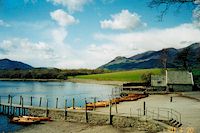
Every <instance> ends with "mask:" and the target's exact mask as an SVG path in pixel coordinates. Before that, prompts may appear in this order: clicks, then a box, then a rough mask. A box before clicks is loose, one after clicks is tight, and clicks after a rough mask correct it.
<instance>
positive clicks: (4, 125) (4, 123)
mask: <svg viewBox="0 0 200 133" xmlns="http://www.w3.org/2000/svg"><path fill="white" fill-rule="evenodd" d="M21 128H23V126H21V125H17V124H12V123H10V122H9V119H8V118H7V117H6V116H3V115H0V133H3V132H5V133H7V132H14V131H17V130H19V129H21Z"/></svg>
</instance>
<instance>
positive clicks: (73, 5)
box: [47, 0, 92, 12]
mask: <svg viewBox="0 0 200 133" xmlns="http://www.w3.org/2000/svg"><path fill="white" fill-rule="evenodd" d="M47 1H51V2H53V3H54V4H60V5H63V6H65V7H67V9H68V11H69V12H75V11H82V10H83V6H84V5H86V4H87V3H90V2H91V1H92V0H47Z"/></svg>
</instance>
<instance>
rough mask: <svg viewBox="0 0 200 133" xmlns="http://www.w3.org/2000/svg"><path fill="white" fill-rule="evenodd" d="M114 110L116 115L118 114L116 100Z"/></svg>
mask: <svg viewBox="0 0 200 133" xmlns="http://www.w3.org/2000/svg"><path fill="white" fill-rule="evenodd" d="M115 110H116V113H117V114H118V109H117V103H116V99H115Z"/></svg>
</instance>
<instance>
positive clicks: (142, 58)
mask: <svg viewBox="0 0 200 133" xmlns="http://www.w3.org/2000/svg"><path fill="white" fill-rule="evenodd" d="M188 48H190V50H191V53H192V55H190V57H189V59H190V64H191V65H192V66H195V65H197V64H198V63H197V62H196V61H195V60H194V57H195V56H196V55H199V54H200V53H199V51H200V43H194V44H192V45H190V46H188ZM183 49H184V48H182V49H175V48H167V49H162V50H159V51H147V52H144V53H141V54H137V55H134V56H132V57H130V58H126V57H121V56H119V57H116V58H115V59H114V60H112V61H110V62H109V63H107V64H105V65H102V66H100V67H99V68H100V69H108V70H131V69H149V68H162V67H163V65H162V63H161V58H162V56H163V50H165V52H166V56H167V67H168V68H176V67H178V64H177V63H176V60H175V58H176V56H177V54H178V53H179V52H181V51H182V50H183Z"/></svg>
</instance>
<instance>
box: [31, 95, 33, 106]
mask: <svg viewBox="0 0 200 133" xmlns="http://www.w3.org/2000/svg"><path fill="white" fill-rule="evenodd" d="M32 105H33V97H32V96H31V106H32Z"/></svg>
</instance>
